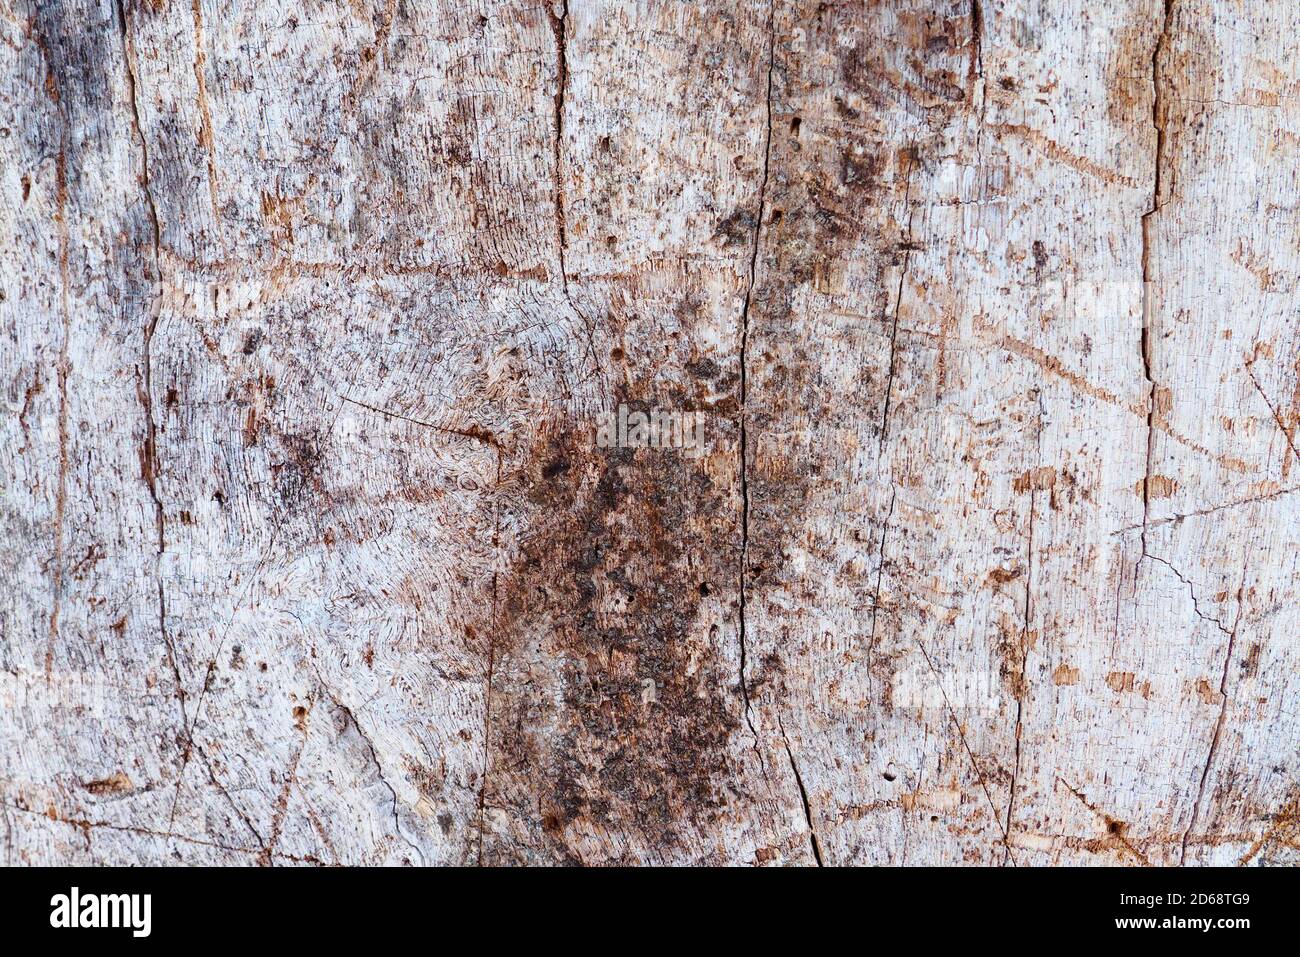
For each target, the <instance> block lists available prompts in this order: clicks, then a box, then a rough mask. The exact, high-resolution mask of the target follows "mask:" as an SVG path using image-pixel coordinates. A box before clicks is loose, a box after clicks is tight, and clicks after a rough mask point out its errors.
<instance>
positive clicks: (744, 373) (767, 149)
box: [739, 3, 776, 764]
mask: <svg viewBox="0 0 1300 957" xmlns="http://www.w3.org/2000/svg"><path fill="white" fill-rule="evenodd" d="M775 67H776V7H775V3H772V4H770V5H769V6H768V11H767V119H766V122H767V129H766V132H765V134H764V140H763V175H762V178H761V179H760V180H759V184H758V215H757V217H755V220H754V244H753V247H752V248H751V249H750V253H749V281H748V283H747V284H746V286H745V300H744V303H743V304H742V306H741V309H740V582H739V585H740V694H741V698H742V699H743V700H744V705H745V723H746V724H747V725H748V726H749V732H750V734H751V735H753V737H754V753H755V754H757V755H758V760H759V763H760V764H763V763H764V759H763V752H762V750H761V749H760V748H759V738H758V731H757V729H756V728H755V727H754V718H753V714H752V712H751V708H750V702H749V684H748V682H747V680H746V677H745V664H746V632H745V613H746V594H745V587H746V583H747V582H746V563H747V562H748V560H749V432H748V427H747V420H748V410H747V406H746V402H747V400H748V397H749V393H748V384H749V379H748V358H749V357H748V347H749V306H750V301H751V300H752V298H753V295H754V284H755V282H756V280H757V277H758V247H759V240H760V237H761V235H762V230H763V211H764V209H765V208H766V203H767V179H768V170H769V167H770V164H771V159H772V77H773V72H774V70H775Z"/></svg>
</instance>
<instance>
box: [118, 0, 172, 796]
mask: <svg viewBox="0 0 1300 957" xmlns="http://www.w3.org/2000/svg"><path fill="white" fill-rule="evenodd" d="M117 15H118V26H119V28H120V29H121V33H122V59H123V63H124V64H125V67H126V86H127V100H128V103H129V105H130V108H131V120H132V127H133V129H134V132H135V137H136V139H137V141H138V142H139V144H140V168H141V172H140V182H141V188H142V190H143V192H144V199H145V207H146V209H148V211H149V222H150V225H151V227H152V229H153V273H152V275H151V276H150V277H149V278H150V279H151V280H152V281H153V282H154V283H157V284H159V286H161V283H162V261H161V258H160V254H161V249H162V231H161V229H160V227H159V225H158V207H157V205H156V204H155V203H154V198H153V188H152V184H151V182H150V179H149V143H148V140H147V139H146V138H145V135H144V127H143V125H142V124H141V122H140V102H139V88H138V84H137V81H136V69H135V45H134V43H133V42H132V40H131V25H130V20H129V18H128V16H127V11H126V3H125V0H117ZM155 292H156V295H161V290H160V289H157V290H156V291H155ZM146 310H147V312H146V320H145V327H144V332H143V336H142V339H143V342H142V344H141V356H140V366H138V367H137V368H136V392H137V396H138V398H139V401H140V409H141V412H142V413H143V416H144V424H145V436H144V449H143V452H142V454H141V463H140V470H141V474H142V477H143V479H144V483H145V486H146V487H147V488H148V489H149V498H150V499H151V500H152V501H153V511H154V531H155V536H156V541H155V553H154V575H155V579H156V581H157V588H158V633H159V635H160V637H161V638H162V640H163V646H164V647H165V648H166V649H167V657H168V660H169V662H170V664H171V669H172V676H173V678H174V679H175V681H176V698H177V701H178V702H179V704H180V710H181V722H182V726H183V727H186V728H188V727H189V715H188V714H187V711H186V704H185V682H184V681H183V680H182V678H181V669H180V662H179V660H178V659H177V657H176V647H175V645H174V643H173V642H172V639H171V635H170V634H169V633H168V631H167V595H166V589H165V587H164V585H163V567H162V560H163V553H164V552H165V551H166V549H167V518H166V512H165V510H164V509H163V504H162V499H161V498H160V497H159V495H158V473H159V468H158V424H157V420H156V419H155V417H154V408H153V337H154V332H155V330H156V329H157V327H158V313H159V301H158V300H157V299H153V300H151V301H150V302H149V303H148V305H147V306H146ZM187 736H188V732H187ZM189 748H190V745H189V743H188V742H187V743H186V745H185V753H186V755H187V756H188V753H189ZM182 773H183V767H182ZM178 787H179V782H178Z"/></svg>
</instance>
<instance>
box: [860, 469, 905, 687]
mask: <svg viewBox="0 0 1300 957" xmlns="http://www.w3.org/2000/svg"><path fill="white" fill-rule="evenodd" d="M897 500H898V488H897V487H894V488H891V489H890V490H889V509H888V511H886V513H885V524H884V527H883V528H881V530H880V553H879V558H878V560H877V562H876V587H875V591H874V592H873V594H872V596H871V634H870V635H869V636H868V638H867V687H868V688H870V689H871V690H872V696H871V700H872V701H874V700H875V672H874V668H873V666H874V664H875V657H876V616H877V615H878V614H879V612H880V584H881V581H882V580H883V578H884V576H885V542H886V540H887V539H888V538H889V526H890V523H891V522H892V521H893V520H894V502H895V501H897Z"/></svg>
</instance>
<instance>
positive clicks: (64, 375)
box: [33, 17, 72, 684]
mask: <svg viewBox="0 0 1300 957" xmlns="http://www.w3.org/2000/svg"><path fill="white" fill-rule="evenodd" d="M38 20H39V17H38ZM33 39H34V40H35V42H36V45H37V47H38V48H39V49H40V51H41V56H42V58H43V59H44V60H45V71H46V72H45V90H46V94H47V95H48V96H49V98H50V99H51V100H52V101H53V102H54V106H55V110H56V112H57V113H58V115H59V152H58V156H57V157H56V158H55V164H54V176H55V193H56V195H55V201H56V204H57V212H56V213H55V216H56V219H57V222H58V227H59V230H58V257H59V297H60V309H61V311H62V314H63V315H62V320H63V336H62V340H61V341H60V343H59V358H58V369H57V370H56V375H57V378H58V383H59V426H58V432H59V481H58V485H57V486H56V488H55V493H54V496H55V497H54V583H53V584H54V587H53V589H52V592H53V594H52V595H51V597H50V628H49V637H48V640H47V643H46V647H45V682H46V684H49V683H50V681H51V680H52V679H53V673H54V649H55V645H56V644H58V639H59V613H60V610H61V608H62V604H63V575H64V569H63V564H64V562H63V551H64V539H65V527H64V526H65V514H66V512H67V504H68V373H69V371H70V370H69V365H68V363H69V338H70V336H71V333H72V303H71V300H70V291H69V275H68V272H69V271H68V248H69V236H68V230H69V227H68V124H69V120H68V114H67V110H66V107H65V105H64V103H63V95H62V92H61V91H60V89H59V81H58V76H57V75H56V73H55V68H54V62H53V60H52V58H51V53H50V44H49V39H48V37H46V36H45V33H44V30H43V29H42V27H41V26H40V25H36V26H35V27H34V28H33Z"/></svg>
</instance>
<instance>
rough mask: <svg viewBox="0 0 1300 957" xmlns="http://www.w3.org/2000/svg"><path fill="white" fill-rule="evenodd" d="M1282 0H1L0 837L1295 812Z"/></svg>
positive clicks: (1145, 842) (1090, 856)
mask: <svg viewBox="0 0 1300 957" xmlns="http://www.w3.org/2000/svg"><path fill="white" fill-rule="evenodd" d="M1298 27H1300V11H1297V10H1295V9H1293V8H1292V7H1291V6H1290V5H1288V4H1284V3H1271V2H1270V3H1265V2H1214V0H1123V2H1117V3H1110V4H1095V3H1088V2H1084V0H1050V2H1049V0H1009V2H1005V3H995V2H991V0H985V2H980V0H961V2H956V0H939V2H934V0H927V2H922V0H889V2H856V3H855V2H845V3H822V2H812V0H777V2H774V3H772V4H771V5H770V6H769V5H768V4H766V3H752V2H739V0H705V2H698V3H688V2H679V0H652V2H642V3H631V2H626V0H599V2H597V0H568V2H567V4H566V3H564V2H558V3H547V2H529V3H521V2H475V3H464V2H457V3H452V2H432V0H377V2H374V3H371V2H368V0H355V2H351V3H346V4H344V3H326V2H311V3H306V4H302V3H288V2H280V0H272V2H262V3H236V4H217V3H213V2H211V0H190V2H188V3H187V2H183V0H101V2H90V0H60V2H51V3H47V2H40V3H37V2H32V0H26V2H20V0H4V2H3V3H0V41H2V42H0V179H2V184H0V189H2V190H3V202H2V203H0V239H3V252H2V253H0V368H2V369H3V375H4V380H3V384H4V389H5V396H4V397H5V402H6V404H7V410H8V411H7V414H6V415H5V416H4V418H3V426H2V429H3V431H2V432H0V490H2V491H3V507H2V508H0V523H2V524H0V529H2V532H0V536H2V540H3V545H4V548H3V549H2V550H0V583H2V587H0V691H2V693H3V704H4V707H3V709H0V744H2V745H3V746H2V747H0V811H2V812H3V817H4V820H5V823H6V826H5V828H4V829H3V832H0V840H2V841H3V846H4V849H5V859H6V860H7V861H9V862H12V863H92V862H93V863H135V862H146V863H176V862H193V863H222V864H255V863H268V864H281V863H309V864H316V863H323V864H333V863H348V864H378V863H426V864H456V863H485V864H507V863H560V862H582V863H610V862H622V863H673V864H675V863H728V864H749V863H759V864H767V863H802V864H814V863H825V864H847V863H895V864H962V863H973V864H1022V865H1023V864H1030V865H1035V864H1080V863H1082V864H1135V863H1151V864H1179V863H1183V864H1225V863H1226V864H1232V863H1242V864H1247V863H1249V864H1258V863H1295V862H1296V861H1297V855H1296V848H1297V843H1296V842H1297V840H1300V835H1298V833H1297V823H1296V822H1297V812H1298V810H1300V808H1298V807H1297V801H1298V800H1300V753H1298V744H1300V729H1298V728H1297V721H1298V720H1300V714H1298V709H1300V641H1298V640H1297V623H1298V620H1300V619H1298V617H1297V612H1296V601H1297V597H1300V596H1298V595H1297V592H1298V590H1300V579H1298V577H1297V572H1298V568H1297V559H1298V556H1300V550H1298V549H1297V539H1298V537H1300V523H1297V514H1298V512H1297V497H1296V492H1297V491H1300V453H1298V452H1297V445H1296V440H1297V436H1296V431H1297V425H1298V424H1300V333H1298V332H1297V329H1298V327H1297V323H1296V320H1295V314H1296V313H1295V310H1296V305H1295V301H1294V295H1293V290H1294V288H1295V283H1296V274H1297V271H1298V270H1300V232H1298V231H1297V222H1300V220H1298V219H1297V216H1298V215H1300V213H1298V207H1297V198H1296V195H1297V186H1296V173H1295V170H1296V169H1297V159H1300V111H1298V110H1297V106H1296V103H1297V95H1300V55H1298V54H1300V50H1297V44H1300V40H1297V39H1296V38H1297V36H1300V31H1298V30H1297V28H1298ZM620 405H623V406H624V407H625V408H630V409H632V410H633V411H636V410H643V411H645V410H651V409H662V410H668V411H676V412H682V411H694V412H699V413H702V415H703V438H704V447H703V448H702V449H700V450H695V451H690V450H681V449H653V448H642V449H631V448H604V447H601V446H600V445H599V444H598V443H597V441H596V435H597V427H598V424H599V422H600V421H601V417H602V416H603V415H605V414H607V413H609V412H610V411H611V410H614V409H616V408H617V407H618V406H620Z"/></svg>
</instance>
